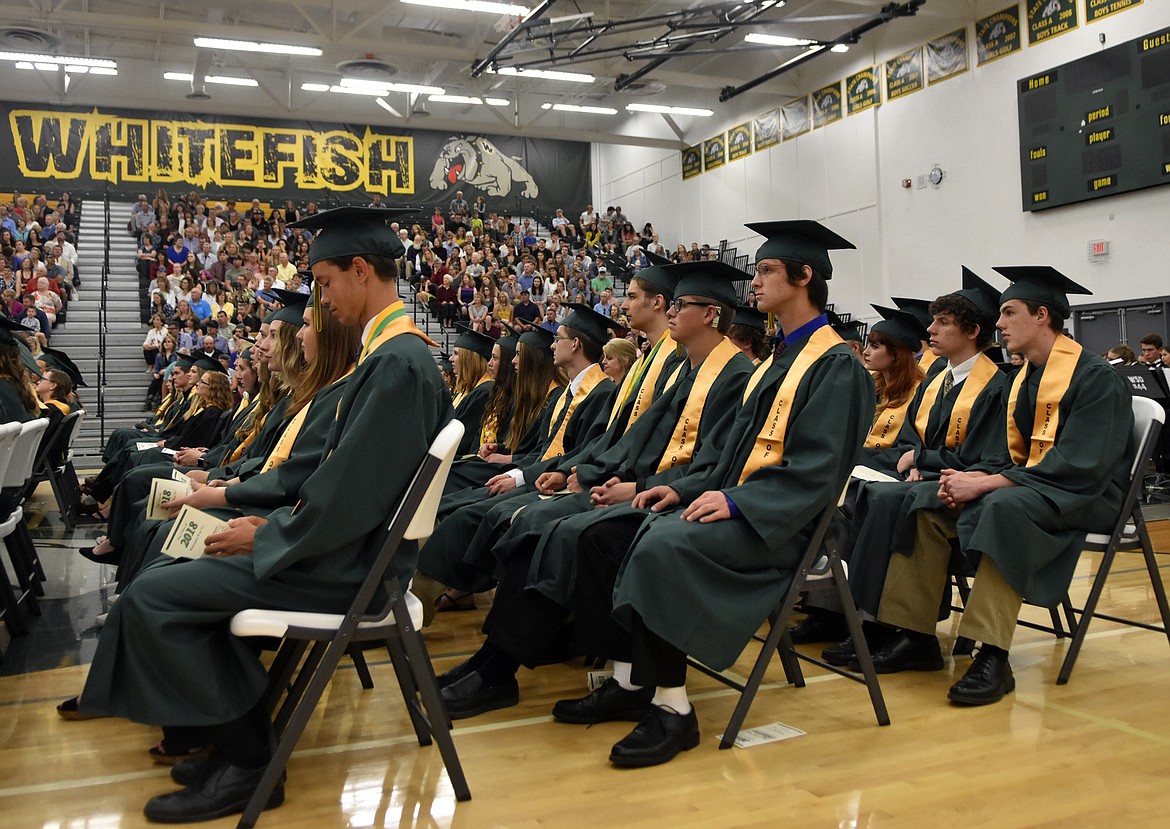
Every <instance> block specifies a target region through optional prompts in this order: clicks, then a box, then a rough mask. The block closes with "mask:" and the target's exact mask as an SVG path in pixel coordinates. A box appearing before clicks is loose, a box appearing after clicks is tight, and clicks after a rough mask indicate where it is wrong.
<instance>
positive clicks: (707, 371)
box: [657, 337, 740, 472]
mask: <svg viewBox="0 0 1170 829" xmlns="http://www.w3.org/2000/svg"><path fill="white" fill-rule="evenodd" d="M739 353H740V351H739V348H738V347H737V346H736V345H735V343H733V342H732V341H731V340H729V339H727V338H726V337H724V338H723V342H721V343H719V345H717V346H715V348H713V349H712V350H711V353H710V354H708V355H707V359H706V360H704V361H703V365H701V366H699V373H698V374H697V375H695V384H694V385H693V386H692V387H691V391H690V394H688V395H687V402H686V404H685V405H684V406H683V410H682V414H680V415H679V418H678V422H677V423H675V425H674V434H672V435H671V436H670V442H669V443H668V444H666V451H665V452H663V453H662V460H660V461H659V462H658V470H657V471H658V472H662V471H663V470H666V469H670V468H671V467H672V466H682V465H684V464H688V463H690V462H691V457H692V456H693V455H694V454H695V442H696V440H698V437H699V421H700V420H702V418H703V407H704V405H706V403H707V395H708V393H709V392H710V391H711V387H712V386H713V385H715V380H716V379H718V377H719V375H720V374H721V373H722V372H723V369H724V368H725V367H726V366H727V364H728V363H730V362H731V360H732V359H733V358H734V357H735V355H736V354H739ZM688 365H690V363H689V362H686V363H683V364H682V365H681V366H679V368H678V371H676V372H675V373H674V376H673V377H671V378H670V384H671V385H672V386H673V385H674V383H675V381H676V380H677V379H678V377H679V375H680V374H681V372H682V370H683V369H684V368H685V367H687V366H688Z"/></svg>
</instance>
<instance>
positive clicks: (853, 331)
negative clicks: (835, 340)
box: [825, 311, 865, 343]
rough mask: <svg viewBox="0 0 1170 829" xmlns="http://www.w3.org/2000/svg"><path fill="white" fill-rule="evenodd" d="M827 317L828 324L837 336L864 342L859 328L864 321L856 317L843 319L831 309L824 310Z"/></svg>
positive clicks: (863, 324) (863, 325)
mask: <svg viewBox="0 0 1170 829" xmlns="http://www.w3.org/2000/svg"><path fill="white" fill-rule="evenodd" d="M825 313H826V314H827V315H828V317H829V325H830V326H831V327H832V329H833V330H834V331H836V332H837V336H838V337H840V338H841V339H843V340H853V341H854V342H859V343H860V342H865V340H864V338H863V337H862V336H861V329H862V328H864V327H865V323H864V322H862V321H861V320H858V319H849V320H843V319H841V317H840V316H838V315H837V314H836V313H834V312H833V311H826V312H825Z"/></svg>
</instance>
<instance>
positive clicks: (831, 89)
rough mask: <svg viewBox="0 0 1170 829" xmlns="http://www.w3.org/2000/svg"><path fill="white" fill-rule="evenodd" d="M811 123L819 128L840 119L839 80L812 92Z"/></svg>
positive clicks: (814, 127) (815, 127)
mask: <svg viewBox="0 0 1170 829" xmlns="http://www.w3.org/2000/svg"><path fill="white" fill-rule="evenodd" d="M812 116H813V118H812V125H813V129H814V130H815V129H820V128H821V127H823V126H825V125H826V124H831V123H833V122H834V121H839V120H841V82H840V81H837V82H836V83H831V84H829V85H828V86H822V87H821V88H820V89H818V90H817V91H816V92H814V93H813V94H812Z"/></svg>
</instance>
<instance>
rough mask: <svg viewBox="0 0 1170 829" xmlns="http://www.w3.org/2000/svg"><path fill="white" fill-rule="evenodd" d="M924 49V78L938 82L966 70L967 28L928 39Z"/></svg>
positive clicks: (929, 81)
mask: <svg viewBox="0 0 1170 829" xmlns="http://www.w3.org/2000/svg"><path fill="white" fill-rule="evenodd" d="M924 49H925V51H926V80H927V82H928V83H938V82H939V81H945V80H946V79H947V78H953V77H954V76H955V75H959V74H962V73H963V72H966V71H967V67H968V58H967V28H966V27H965V26H964V27H963V28H962V29H956V30H955V31H953V32H951V33H950V34H945V35H943V36H942V37H936V38H935V39H934V40H931V41H928V42H927V44H926V46H925V47H924Z"/></svg>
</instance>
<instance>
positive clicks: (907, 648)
mask: <svg viewBox="0 0 1170 829" xmlns="http://www.w3.org/2000/svg"><path fill="white" fill-rule="evenodd" d="M872 655H873V669H874V671H875V672H876V673H879V674H896V673H898V672H899V671H941V670H942V669H943V658H942V651H941V650H940V649H939V647H938V638H937V637H934V636H931V637H929V638H925V639H923V638H911V637H910V635H909V634H907V633H904V632H903V633H896V634H894V635H893V636H891V637H890V638H889V639H888V640H887V641H886V642H885V643H883V644H882V646H881V648H879V649H878V650H877V651H875V652H874V653H873V654H872ZM849 670H851V671H860V670H861V662H859V661H858V659H857V657H856V656H855V657H854V658H853V659H851V660H849Z"/></svg>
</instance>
